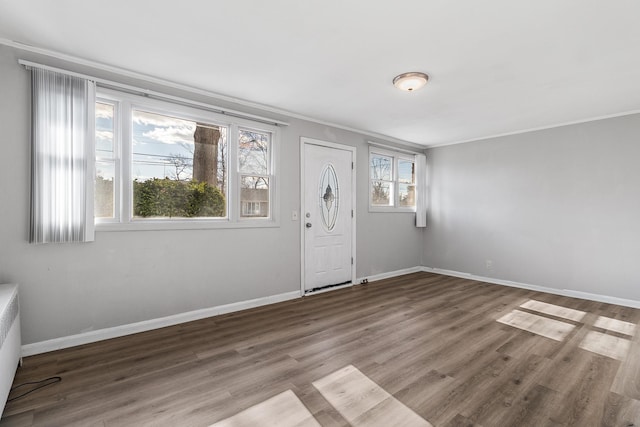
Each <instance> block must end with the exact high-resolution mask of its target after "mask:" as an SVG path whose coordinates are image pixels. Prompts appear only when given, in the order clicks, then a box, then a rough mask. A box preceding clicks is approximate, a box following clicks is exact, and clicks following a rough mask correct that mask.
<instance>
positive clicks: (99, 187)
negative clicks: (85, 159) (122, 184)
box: [93, 162, 116, 218]
mask: <svg viewBox="0 0 640 427" xmlns="http://www.w3.org/2000/svg"><path fill="white" fill-rule="evenodd" d="M115 171H116V168H115V164H114V163H113V162H96V184H95V195H94V199H93V200H94V207H93V209H94V217H96V218H114V217H115V212H114V210H113V206H114V203H113V201H114V198H115V188H114V184H113V183H114V177H115Z"/></svg>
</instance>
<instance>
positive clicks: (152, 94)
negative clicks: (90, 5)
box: [18, 59, 289, 126]
mask: <svg viewBox="0 0 640 427" xmlns="http://www.w3.org/2000/svg"><path fill="white" fill-rule="evenodd" d="M18 63H19V64H20V65H23V66H24V67H25V68H26V69H27V70H30V69H32V68H40V69H43V70H48V71H55V72H56V73H60V74H66V75H68V76H73V77H80V78H83V79H87V80H91V81H94V82H95V83H96V85H98V86H101V87H104V88H108V89H116V90H122V91H125V92H129V93H134V94H138V95H142V96H144V97H147V98H152V99H157V100H160V101H171V102H174V103H177V104H181V105H183V106H190V107H198V108H201V109H204V110H207V111H210V112H213V113H218V114H222V115H225V116H230V117H237V118H240V119H247V120H251V121H254V122H260V123H264V124H269V125H275V126H289V123H287V122H283V121H280V120H274V119H270V118H268V117H262V116H256V115H254V114H248V113H243V112H242V111H237V110H231V109H227V108H222V107H217V106H215V105H211V104H207V103H205V102H199V101H193V100H190V99H187V98H182V97H179V96H173V95H167V94H164V93H161V92H156V91H153V90H149V89H144V88H141V87H138V86H132V85H127V84H124V83H118V82H114V81H112V80H107V79H102V78H99V77H95V76H90V75H88V74H82V73H76V72H74V71H69V70H64V69H62V68H56V67H51V66H49V65H44V64H38V63H37V62H31V61H26V60H24V59H19V60H18Z"/></svg>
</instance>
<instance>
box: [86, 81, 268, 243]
mask: <svg viewBox="0 0 640 427" xmlns="http://www.w3.org/2000/svg"><path fill="white" fill-rule="evenodd" d="M96 100H97V101H98V102H101V101H102V102H107V103H111V104H116V112H115V114H114V157H116V156H117V162H118V167H117V168H116V177H115V180H114V181H115V182H114V192H115V193H116V194H115V195H114V197H115V201H114V210H115V218H96V219H95V223H96V230H97V231H136V230H181V229H214V228H254V227H279V226H280V223H279V212H278V206H279V203H278V202H279V191H278V179H277V174H276V172H277V167H278V161H279V146H280V144H279V130H278V127H277V126H273V125H268V124H262V123H256V122H254V121H251V120H246V119H242V118H236V117H230V116H228V115H224V114H218V113H214V112H210V111H206V110H202V109H199V108H197V107H190V106H185V105H182V104H175V103H172V102H168V101H161V100H156V99H148V98H145V97H142V96H138V95H133V94H129V93H124V92H120V91H115V90H110V89H104V88H99V89H98V93H97V95H96ZM133 110H142V111H147V112H150V113H157V114H161V115H168V116H173V117H177V118H184V119H186V120H193V121H198V122H205V123H211V124H216V125H220V126H224V127H226V128H227V132H228V134H227V144H228V146H227V156H228V158H227V163H228V164H227V193H226V205H227V215H226V217H224V218H178V219H173V218H172V219H169V218H153V219H149V218H134V217H133V208H132V205H133V186H132V185H131V182H132V172H131V169H132V147H133V143H132V139H133V135H132V129H131V117H132V112H133ZM240 129H246V130H251V131H255V132H261V133H268V134H270V141H269V142H270V144H269V155H270V156H269V164H268V172H269V175H268V178H269V216H268V217H244V218H243V217H242V216H241V202H240V181H239V179H240V173H239V170H238V157H237V156H238V136H239V130H240ZM116 153H117V155H116ZM97 160H99V159H98V158H96V161H97ZM91 203H94V201H93V200H91Z"/></svg>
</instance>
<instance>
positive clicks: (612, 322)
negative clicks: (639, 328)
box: [593, 316, 636, 336]
mask: <svg viewBox="0 0 640 427" xmlns="http://www.w3.org/2000/svg"><path fill="white" fill-rule="evenodd" d="M593 326H595V327H596V328H601V329H606V330H608V331H613V332H618V333H619V334H623V335H629V336H633V334H634V332H635V329H636V325H634V324H633V323H631V322H625V321H622V320H618V319H612V318H610V317H605V316H599V317H598V319H597V320H596V321H595V323H594V324H593Z"/></svg>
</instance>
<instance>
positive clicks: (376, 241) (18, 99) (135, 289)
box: [0, 45, 424, 344]
mask: <svg viewBox="0 0 640 427" xmlns="http://www.w3.org/2000/svg"><path fill="white" fill-rule="evenodd" d="M19 58H23V59H29V60H35V61H39V62H43V63H47V64H50V65H54V66H63V67H64V68H68V69H74V70H76V71H79V72H87V71H90V72H91V74H94V75H97V76H100V77H107V78H109V77H111V78H113V76H109V75H108V74H107V73H105V72H102V71H96V70H88V69H87V68H86V67H81V66H77V65H70V64H64V63H63V62H62V61H59V60H55V59H52V58H46V57H39V56H38V55H35V54H33V53H28V52H20V51H18V50H15V49H13V48H9V47H6V46H2V45H0V94H1V96H0V130H1V132H0V144H1V146H2V167H1V168H0V218H1V221H0V283H6V282H14V283H19V284H20V285H21V288H20V292H21V296H20V298H21V308H22V328H23V343H24V344H29V343H34V342H39V341H44V340H47V339H52V338H58V337H64V336H69V335H74V334H78V333H82V332H85V331H90V330H96V329H102V328H107V327H113V326H119V325H124V324H129V323H133V322H139V321H143V320H148V319H154V318H159V317H163V316H169V315H172V314H178V313H183V312H187V311H191V310H197V309H201V308H207V307H213V306H218V305H223V304H229V303H233V302H239V301H245V300H250V299H254V298H260V297H265V296H269V295H276V294H280V293H284V292H290V291H296V290H299V289H300V222H299V221H291V219H290V218H291V211H292V210H298V209H299V205H300V196H299V195H300V184H299V183H300V165H299V163H300V162H299V158H300V137H301V136H306V137H310V138H316V139H321V140H326V141H330V142H337V143H342V144H346V145H351V146H355V147H357V150H358V154H357V156H358V157H357V161H358V164H359V167H358V169H357V192H358V203H357V275H358V277H365V276H368V275H372V274H377V273H383V272H389V271H394V270H399V269H403V268H409V267H414V266H417V265H420V263H421V259H422V255H423V253H424V248H423V243H424V240H423V237H422V234H423V233H422V231H421V230H418V229H416V228H415V226H414V215H413V214H380V213H375V214H370V213H368V212H367V188H368V186H367V183H368V181H367V167H366V164H367V153H368V149H367V144H366V142H367V140H369V139H371V138H368V137H366V136H364V135H360V134H357V133H353V132H347V131H343V130H340V129H335V128H332V127H328V126H323V125H319V124H315V123H311V122H307V121H303V120H298V119H294V118H286V117H282V116H279V117H275V118H283V119H285V120H286V121H288V122H290V123H291V125H290V126H289V127H286V128H283V131H282V134H281V140H280V143H281V150H280V153H281V155H280V160H281V162H280V169H279V170H280V175H279V177H278V178H279V180H280V195H281V197H280V212H281V226H280V227H278V228H263V229H218V230H192V231H135V232H97V234H96V241H95V242H93V243H87V244H63V245H60V244H49V245H38V246H35V245H29V244H28V243H27V235H28V223H29V180H30V179H29V173H30V169H29V134H30V121H29V120H30V118H29V117H30V101H29V99H30V79H29V72H28V71H26V70H25V69H24V68H23V67H21V66H19V65H18V63H17V61H18V59H19ZM114 79H115V78H114ZM119 80H120V81H122V82H125V83H135V82H134V81H130V80H128V79H122V78H120V79H119ZM145 86H147V87H149V88H150V89H159V88H158V87H157V86H155V85H148V84H146V85H145ZM165 92H168V93H171V94H175V95H184V94H183V93H181V92H180V91H178V90H170V89H165ZM192 97H194V96H193V95H192ZM194 98H195V99H198V100H205V101H206V100H207V99H206V97H204V96H195V97H194ZM208 101H210V102H211V103H213V104H215V105H220V106H227V107H233V108H235V109H242V110H246V111H247V112H253V113H256V112H257V113H260V112H259V111H256V110H255V109H251V108H245V107H242V106H239V105H233V104H230V103H228V102H223V101H219V100H210V99H209V100H208ZM261 114H262V115H268V113H265V112H262V113H261ZM274 116H275V115H274ZM248 246H249V247H251V252H252V254H259V255H258V256H256V255H252V256H251V257H250V258H251V260H252V265H251V267H247V265H246V264H245V260H246V259H247V256H246V255H247V252H246V251H247V247H248ZM184 248H189V250H186V251H185V250H184ZM276 248H277V250H276Z"/></svg>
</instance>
